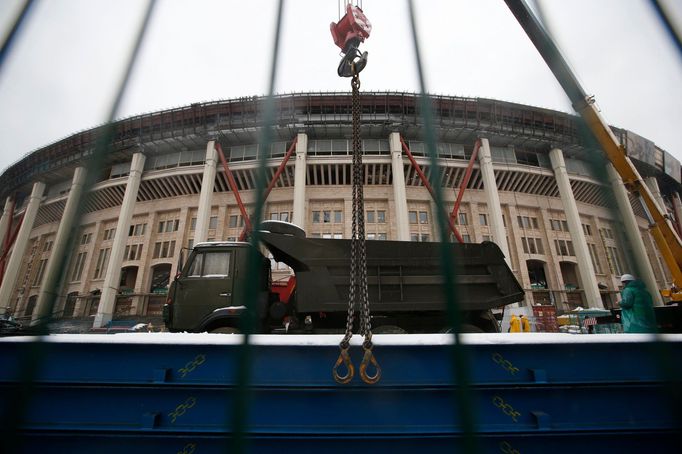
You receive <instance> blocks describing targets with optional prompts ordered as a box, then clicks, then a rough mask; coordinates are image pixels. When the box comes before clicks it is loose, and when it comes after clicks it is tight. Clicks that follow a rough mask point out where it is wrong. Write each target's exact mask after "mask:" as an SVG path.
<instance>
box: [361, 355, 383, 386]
mask: <svg viewBox="0 0 682 454" xmlns="http://www.w3.org/2000/svg"><path fill="white" fill-rule="evenodd" d="M364 348H365V356H364V357H363V358H362V363H360V378H362V381H364V382H365V383H367V384H368V385H373V384H375V383H376V382H378V381H379V379H380V378H381V367H379V363H378V362H377V360H376V358H375V357H374V355H373V354H372V347H364ZM370 363H371V364H372V365H373V366H374V368H375V369H376V373H375V374H374V375H371V376H370V375H367V366H369V364H370Z"/></svg>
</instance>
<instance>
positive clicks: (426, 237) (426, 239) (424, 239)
mask: <svg viewBox="0 0 682 454" xmlns="http://www.w3.org/2000/svg"><path fill="white" fill-rule="evenodd" d="M421 241H422V242H429V241H431V237H430V236H429V234H428V233H422V235H421Z"/></svg>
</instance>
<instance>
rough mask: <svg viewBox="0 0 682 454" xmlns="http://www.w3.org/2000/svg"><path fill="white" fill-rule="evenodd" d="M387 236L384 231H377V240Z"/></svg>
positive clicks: (384, 238)
mask: <svg viewBox="0 0 682 454" xmlns="http://www.w3.org/2000/svg"><path fill="white" fill-rule="evenodd" d="M387 238H388V236H387V235H386V234H385V233H377V240H386V239H387Z"/></svg>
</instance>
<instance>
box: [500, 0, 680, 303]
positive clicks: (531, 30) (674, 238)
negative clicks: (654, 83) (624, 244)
mask: <svg viewBox="0 0 682 454" xmlns="http://www.w3.org/2000/svg"><path fill="white" fill-rule="evenodd" d="M504 1H505V3H506V4H507V7H509V9H510V11H511V12H512V14H514V16H515V17H516V20H517V21H518V23H519V25H521V27H523V30H524V31H525V32H526V34H527V35H528V37H529V38H530V40H531V41H532V42H533V44H534V45H535V47H536V49H537V50H538V52H539V53H540V55H541V56H542V58H543V59H544V60H545V62H546V63H547V66H548V67H549V69H550V70H551V71H552V73H553V74H554V76H555V77H556V79H557V81H558V82H559V84H560V85H561V87H562V88H563V89H564V91H565V92H566V95H567V96H568V97H569V99H570V100H571V103H572V105H573V108H574V109H575V110H576V112H578V114H580V116H581V117H582V119H583V120H584V121H585V123H587V126H588V127H589V129H590V131H592V133H593V134H594V136H595V138H596V139H597V141H598V142H599V144H600V146H601V148H602V150H604V153H606V157H607V159H608V160H609V161H610V162H611V164H613V167H614V168H615V169H616V171H617V172H618V174H619V175H620V177H621V178H622V179H623V183H624V184H625V186H626V187H627V188H628V189H629V190H630V191H631V192H633V193H634V194H636V195H638V196H639V197H640V200H641V201H642V203H643V205H644V207H645V211H646V212H647V216H648V217H649V229H650V231H651V234H652V236H653V237H654V240H655V242H656V245H657V247H658V249H659V251H660V252H661V255H662V256H663V259H664V260H665V262H666V264H667V265H668V269H669V270H670V273H671V274H672V277H673V289H670V290H665V291H663V292H662V293H663V295H664V296H669V297H671V298H672V299H673V300H675V301H680V300H682V292H680V291H679V290H677V289H676V287H677V288H679V287H682V240H680V237H679V236H678V235H677V232H675V230H674V229H673V228H672V226H671V225H670V224H669V223H668V222H667V219H666V216H665V214H664V212H663V207H660V206H659V205H658V203H657V202H656V199H655V198H654V196H653V194H652V193H651V191H650V190H649V188H648V187H647V186H646V184H645V183H644V181H643V180H642V177H641V176H640V175H639V172H637V169H636V168H635V166H634V165H633V164H632V162H631V161H630V159H629V158H628V156H627V154H626V152H625V149H624V147H623V146H622V145H621V144H620V143H619V141H618V139H617V138H616V136H615V135H614V134H613V131H612V130H611V128H610V127H609V125H608V123H606V121H605V120H604V119H603V118H602V116H601V115H600V113H599V111H598V110H597V108H596V107H595V105H594V98H593V97H591V96H588V95H587V93H586V92H585V90H584V89H583V88H582V86H581V85H580V82H578V79H577V78H576V77H575V75H574V74H573V71H571V68H570V67H569V66H568V63H567V62H566V60H565V59H564V58H563V56H562V55H561V52H559V49H558V47H557V46H556V44H555V43H554V41H553V40H552V38H551V36H550V35H549V34H548V33H547V32H546V31H545V29H544V27H543V26H542V25H541V24H540V22H539V21H538V20H537V18H536V17H535V15H534V14H533V12H532V11H531V10H530V8H529V7H528V5H527V4H526V3H525V2H524V0H504Z"/></svg>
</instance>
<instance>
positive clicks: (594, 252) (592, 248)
mask: <svg viewBox="0 0 682 454" xmlns="http://www.w3.org/2000/svg"><path fill="white" fill-rule="evenodd" d="M587 247H588V248H589V250H590V258H591V259H592V266H593V267H594V272H595V273H597V274H602V273H603V271H602V269H601V263H599V256H598V255H597V246H596V245H595V244H592V243H587Z"/></svg>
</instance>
